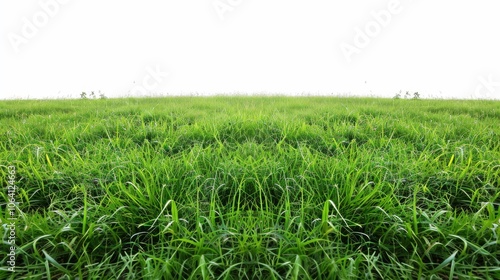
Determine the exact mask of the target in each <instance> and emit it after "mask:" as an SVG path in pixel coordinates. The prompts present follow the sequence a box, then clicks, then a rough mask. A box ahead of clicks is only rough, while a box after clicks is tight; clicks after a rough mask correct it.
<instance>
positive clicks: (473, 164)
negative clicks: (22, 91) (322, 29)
mask: <svg viewBox="0 0 500 280" xmlns="http://www.w3.org/2000/svg"><path fill="white" fill-rule="evenodd" d="M499 121H500V103H498V102H494V101H431V100H387V99H340V98H292V97H210V98H164V99H107V100H65V101H2V102H1V103H0V122H1V124H2V125H1V127H0V140H1V142H0V143H1V144H0V155H1V156H0V165H1V167H2V168H1V169H0V176H1V178H2V186H3V187H4V188H3V189H4V190H5V191H2V192H1V196H2V198H3V201H5V202H2V204H1V213H0V216H1V219H2V221H3V223H5V221H7V220H8V218H9V217H10V216H9V211H7V203H6V202H7V201H8V199H9V197H8V196H7V191H6V188H7V185H8V182H7V181H8V179H7V177H8V176H7V174H8V166H15V167H16V184H17V186H18V191H17V194H16V201H17V202H19V204H18V208H17V209H16V211H17V212H16V213H17V214H16V215H17V217H18V220H17V231H16V244H17V248H16V254H17V255H16V257H17V259H16V272H15V273H12V272H9V271H7V265H6V260H7V257H5V256H6V255H7V253H8V252H9V245H8V244H7V242H6V236H7V234H8V231H7V228H5V227H4V228H2V230H1V234H2V236H3V237H4V244H3V245H2V247H1V249H0V250H1V251H2V254H1V255H0V256H2V258H3V260H2V265H3V268H2V270H1V271H0V278H2V279H74V278H79V279H93V278H102V279H351V278H363V279H380V278H386V279H389V278H390V279H402V278H410V279H421V278H426V279H427V278H429V279H450V278H459V279H463V278H468V279H498V278H500V240H499V236H500V226H499V225H500V197H499V196H500V194H499V193H500V191H499V186H500V141H499V139H500V138H499V135H500V127H499V126H498V123H499Z"/></svg>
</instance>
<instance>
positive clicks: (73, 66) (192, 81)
mask: <svg viewBox="0 0 500 280" xmlns="http://www.w3.org/2000/svg"><path fill="white" fill-rule="evenodd" d="M45 3H48V4H45ZM214 5H215V6H217V7H218V9H219V10H217V9H216V8H215V6H214ZM499 12H500V2H499V1H498V0H476V1H457V0H454V1H452V0H441V1H431V0H427V1H426V0H413V1H412V0H399V1H398V0H383V1H382V0H380V1H378V0H377V1H374V0H370V1H368V0H367V1H347V0H344V1H333V0H307V1H306V0H272V1H270V0H204V1H202V0H176V1H168V0H143V1H138V0H136V1H127V0H106V1H102V0H100V1H99V0H64V1H63V0H39V1H31V0H30V1H28V0H25V1H19V0H2V1H1V2H0V28H1V29H0V32H1V34H2V37H1V41H0V75H1V76H0V99H5V98H23V99H26V98H47V97H51V98H56V97H79V95H80V93H81V92H82V91H85V92H87V93H90V92H91V91H95V92H96V94H98V92H99V91H101V92H102V93H104V94H105V95H106V96H108V97H115V96H131V95H159V94H165V95H179V94H191V93H200V94H214V93H218V94H220V93H246V94H252V93H259V94H262V93H279V94H296V93H310V94H332V93H333V94H342V95H376V96H387V97H392V96H394V95H395V93H396V92H399V91H400V90H402V91H403V92H405V91H407V90H408V91H410V92H412V93H413V92H414V91H419V93H420V94H421V95H422V96H423V97H438V98H495V99H500V37H499V36H500V33H499V29H498V28H499V27H500V15H499ZM377 14H378V15H379V16H377ZM387 15H390V18H389V17H387ZM377 17H378V21H377V19H376V18H377ZM359 30H361V31H359ZM360 32H362V33H363V34H364V35H363V34H360ZM366 33H369V34H368V35H367V34H366ZM363 36H368V37H363ZM367 39H368V40H367ZM343 50H344V51H343ZM349 51H351V53H350V55H349V53H348V52H349ZM346 54H347V55H346ZM155 72H158V73H156V74H155ZM167 72H168V76H167V75H165V73H167Z"/></svg>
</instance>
